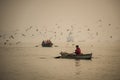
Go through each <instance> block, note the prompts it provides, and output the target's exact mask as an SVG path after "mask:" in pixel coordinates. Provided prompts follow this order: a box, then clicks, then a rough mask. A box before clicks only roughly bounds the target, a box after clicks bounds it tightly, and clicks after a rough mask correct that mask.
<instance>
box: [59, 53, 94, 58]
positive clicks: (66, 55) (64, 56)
mask: <svg viewBox="0 0 120 80" xmlns="http://www.w3.org/2000/svg"><path fill="white" fill-rule="evenodd" d="M60 54H61V56H59V58H69V59H91V58H92V53H88V54H81V55H76V54H75V53H66V52H61V53H60Z"/></svg>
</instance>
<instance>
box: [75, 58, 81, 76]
mask: <svg viewBox="0 0 120 80" xmlns="http://www.w3.org/2000/svg"><path fill="white" fill-rule="evenodd" d="M75 66H76V73H75V74H76V75H80V69H79V68H80V60H75Z"/></svg>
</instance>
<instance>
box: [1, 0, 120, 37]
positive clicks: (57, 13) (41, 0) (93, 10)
mask: <svg viewBox="0 0 120 80" xmlns="http://www.w3.org/2000/svg"><path fill="white" fill-rule="evenodd" d="M119 14H120V0H0V20H1V21H0V32H1V33H2V32H3V33H7V32H10V31H13V30H16V29H23V30H24V29H25V28H27V27H29V26H39V29H41V27H43V26H46V28H47V29H48V28H49V29H50V28H53V27H52V26H53V25H55V24H58V25H60V26H62V27H67V25H68V26H70V25H76V26H77V25H78V26H86V25H87V26H89V28H94V26H95V25H96V22H97V21H101V22H102V23H101V24H102V26H104V27H105V26H106V25H107V24H112V27H111V28H114V27H120V15H119ZM91 26H92V27H91ZM104 29H107V28H103V30H104ZM113 30H114V31H113V32H116V31H115V29H113ZM117 36H118V35H117Z"/></svg>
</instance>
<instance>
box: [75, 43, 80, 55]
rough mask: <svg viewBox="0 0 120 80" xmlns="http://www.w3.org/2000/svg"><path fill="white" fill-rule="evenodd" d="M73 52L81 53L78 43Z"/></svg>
mask: <svg viewBox="0 0 120 80" xmlns="http://www.w3.org/2000/svg"><path fill="white" fill-rule="evenodd" d="M75 54H76V55H80V54H82V53H81V50H80V48H79V46H78V45H76V50H75Z"/></svg>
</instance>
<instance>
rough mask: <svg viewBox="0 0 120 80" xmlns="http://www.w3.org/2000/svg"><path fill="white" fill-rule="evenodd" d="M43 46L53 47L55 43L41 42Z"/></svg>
mask: <svg viewBox="0 0 120 80" xmlns="http://www.w3.org/2000/svg"><path fill="white" fill-rule="evenodd" d="M41 45H42V47H52V45H53V43H47V44H41Z"/></svg>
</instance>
